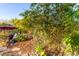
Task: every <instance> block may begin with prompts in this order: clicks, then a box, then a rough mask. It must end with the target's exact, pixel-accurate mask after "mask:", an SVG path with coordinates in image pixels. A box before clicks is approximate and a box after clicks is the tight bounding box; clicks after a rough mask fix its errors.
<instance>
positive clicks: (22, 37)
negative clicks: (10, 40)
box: [15, 34, 27, 42]
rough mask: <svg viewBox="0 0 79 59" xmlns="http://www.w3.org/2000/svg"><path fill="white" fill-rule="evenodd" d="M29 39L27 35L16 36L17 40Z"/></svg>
mask: <svg viewBox="0 0 79 59" xmlns="http://www.w3.org/2000/svg"><path fill="white" fill-rule="evenodd" d="M26 39H27V35H23V34H19V35H17V36H16V39H15V41H17V42H18V41H25V40H26Z"/></svg>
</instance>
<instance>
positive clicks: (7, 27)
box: [0, 26, 17, 30]
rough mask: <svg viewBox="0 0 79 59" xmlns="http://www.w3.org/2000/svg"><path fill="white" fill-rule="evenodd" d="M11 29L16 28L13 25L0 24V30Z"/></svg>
mask: <svg viewBox="0 0 79 59" xmlns="http://www.w3.org/2000/svg"><path fill="white" fill-rule="evenodd" d="M13 29H17V28H16V27H14V26H0V30H13Z"/></svg>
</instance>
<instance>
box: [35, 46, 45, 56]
mask: <svg viewBox="0 0 79 59" xmlns="http://www.w3.org/2000/svg"><path fill="white" fill-rule="evenodd" d="M35 50H36V52H37V53H38V54H39V55H40V56H46V54H45V51H44V50H43V49H42V46H41V45H37V46H36V47H35Z"/></svg>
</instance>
